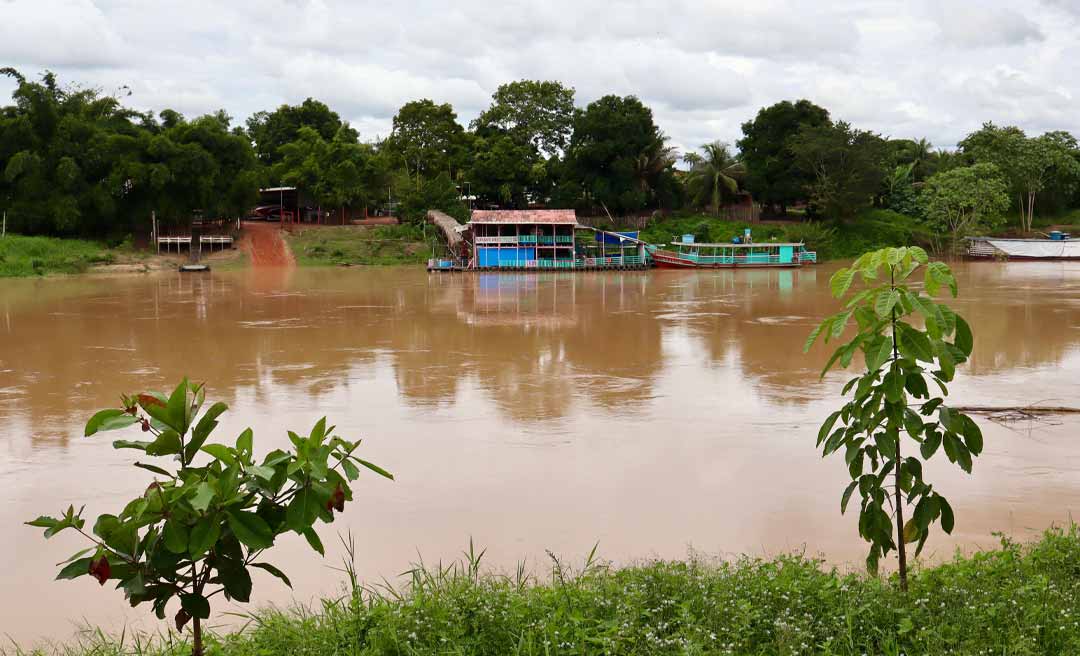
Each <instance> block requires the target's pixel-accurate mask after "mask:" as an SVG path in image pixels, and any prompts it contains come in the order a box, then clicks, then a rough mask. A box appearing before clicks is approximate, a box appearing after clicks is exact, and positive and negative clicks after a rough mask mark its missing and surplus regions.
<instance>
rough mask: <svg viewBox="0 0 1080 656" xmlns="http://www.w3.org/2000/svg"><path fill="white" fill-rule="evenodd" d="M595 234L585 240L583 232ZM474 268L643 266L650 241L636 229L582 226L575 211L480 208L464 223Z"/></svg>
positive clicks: (558, 268)
mask: <svg viewBox="0 0 1080 656" xmlns="http://www.w3.org/2000/svg"><path fill="white" fill-rule="evenodd" d="M586 230H589V231H592V232H594V233H595V241H594V240H593V239H587V240H579V239H578V231H586ZM464 232H465V234H466V240H467V241H468V242H470V246H471V253H470V258H469V262H468V268H469V269H480V270H495V269H525V270H549V271H550V270H583V269H584V270H592V269H643V268H645V267H646V266H647V265H648V260H647V258H648V254H647V252H646V249H645V242H643V241H641V240H639V239H638V238H637V234H636V233H614V232H605V231H602V230H596V229H595V228H590V227H588V226H583V225H579V224H578V222H577V215H576V214H575V213H574V210H474V211H473V213H472V218H471V220H470V221H469V223H468V224H467V225H466V226H464Z"/></svg>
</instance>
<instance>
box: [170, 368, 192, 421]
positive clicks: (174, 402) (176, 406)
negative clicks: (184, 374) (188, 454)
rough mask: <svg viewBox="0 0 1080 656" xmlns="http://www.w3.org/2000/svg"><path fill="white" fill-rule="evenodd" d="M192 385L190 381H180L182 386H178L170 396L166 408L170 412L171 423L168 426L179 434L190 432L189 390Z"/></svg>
mask: <svg viewBox="0 0 1080 656" xmlns="http://www.w3.org/2000/svg"><path fill="white" fill-rule="evenodd" d="M189 389H190V385H189V384H188V379H187V378H185V379H184V380H182V381H180V384H179V385H177V386H176V389H174V390H173V393H172V394H171V395H170V396H169V403H168V406H167V408H166V410H167V412H168V417H169V421H168V424H169V425H170V426H172V427H173V428H175V429H176V432H177V433H180V434H181V435H183V434H184V433H186V432H187V430H188V413H189V408H188V401H187V396H188V390H189Z"/></svg>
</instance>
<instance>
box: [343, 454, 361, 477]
mask: <svg viewBox="0 0 1080 656" xmlns="http://www.w3.org/2000/svg"><path fill="white" fill-rule="evenodd" d="M341 468H342V469H343V470H345V476H346V477H347V478H348V479H349V480H350V481H355V480H356V479H357V478H359V477H360V470H359V469H357V468H356V465H354V464H352V462H350V461H349V459H348V458H345V459H343V460H342V461H341Z"/></svg>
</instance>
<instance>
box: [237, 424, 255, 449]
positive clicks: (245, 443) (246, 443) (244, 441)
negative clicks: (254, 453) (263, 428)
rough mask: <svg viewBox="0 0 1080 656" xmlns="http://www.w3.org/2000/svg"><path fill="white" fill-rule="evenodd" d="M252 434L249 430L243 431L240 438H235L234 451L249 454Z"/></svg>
mask: <svg viewBox="0 0 1080 656" xmlns="http://www.w3.org/2000/svg"><path fill="white" fill-rule="evenodd" d="M252 438H253V434H252V432H251V429H250V428H246V429H244V432H243V433H240V437H238V438H236V450H237V451H239V452H240V453H246V454H248V455H250V454H251V449H252Z"/></svg>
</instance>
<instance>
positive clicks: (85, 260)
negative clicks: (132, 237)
mask: <svg viewBox="0 0 1080 656" xmlns="http://www.w3.org/2000/svg"><path fill="white" fill-rule="evenodd" d="M135 259H137V255H136V253H135V252H134V251H133V250H132V249H131V247H130V245H124V244H119V245H116V246H115V247H110V246H108V245H106V244H102V243H99V242H95V241H87V240H84V239H59V238H56V237H25V236H22V235H7V236H5V237H3V238H2V239H0V277H25V276H42V275H46V274H50V273H84V272H85V271H87V270H88V269H90V268H91V267H93V266H95V265H101V264H114V263H117V262H121V261H125V262H126V261H133V260H135Z"/></svg>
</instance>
